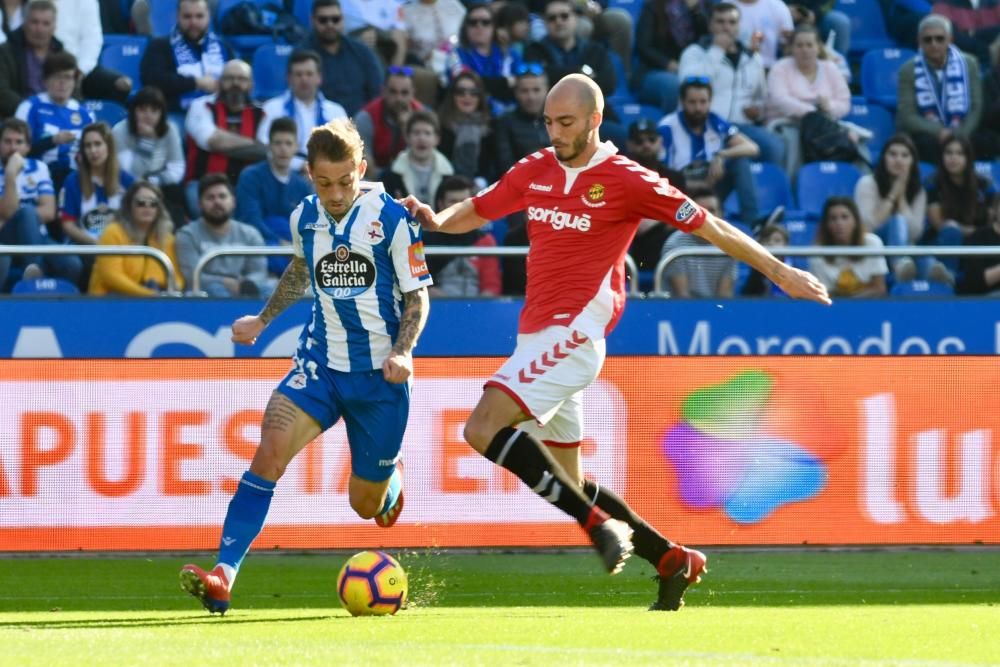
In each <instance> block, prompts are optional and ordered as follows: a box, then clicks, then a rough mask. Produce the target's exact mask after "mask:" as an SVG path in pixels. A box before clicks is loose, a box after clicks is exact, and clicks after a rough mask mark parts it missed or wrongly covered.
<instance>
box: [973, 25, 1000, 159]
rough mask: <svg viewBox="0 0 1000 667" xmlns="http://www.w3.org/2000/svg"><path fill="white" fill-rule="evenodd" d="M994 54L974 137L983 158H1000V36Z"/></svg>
mask: <svg viewBox="0 0 1000 667" xmlns="http://www.w3.org/2000/svg"><path fill="white" fill-rule="evenodd" d="M992 54H993V62H992V66H991V67H990V71H989V75H988V76H987V77H986V78H985V79H983V114H982V117H981V118H980V121H979V129H978V130H976V132H975V134H974V135H973V137H972V143H973V145H974V146H975V147H976V154H977V155H979V158H980V159H982V160H998V159H1000V38H998V39H997V41H996V42H994V48H993V50H992Z"/></svg>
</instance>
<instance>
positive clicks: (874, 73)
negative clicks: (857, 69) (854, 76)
mask: <svg viewBox="0 0 1000 667" xmlns="http://www.w3.org/2000/svg"><path fill="white" fill-rule="evenodd" d="M913 56H914V52H913V51H911V50H910V49H876V50H875V51H869V52H868V53H866V54H865V57H864V58H863V59H862V60H861V92H862V93H864V96H865V98H866V99H867V100H868V101H869V102H874V103H875V104H881V105H882V106H884V107H886V108H887V109H895V108H896V88H897V85H898V83H899V68H900V67H902V66H903V63H905V62H906V61H908V60H910V59H911V58H913Z"/></svg>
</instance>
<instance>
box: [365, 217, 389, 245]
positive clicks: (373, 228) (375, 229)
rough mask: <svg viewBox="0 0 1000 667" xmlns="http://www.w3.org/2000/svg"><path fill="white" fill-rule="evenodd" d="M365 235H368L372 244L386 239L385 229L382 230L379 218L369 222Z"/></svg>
mask: <svg viewBox="0 0 1000 667" xmlns="http://www.w3.org/2000/svg"><path fill="white" fill-rule="evenodd" d="M365 236H367V237H368V242H369V243H371V244H372V245H375V244H376V243H381V242H382V241H384V240H385V231H383V230H382V223H381V222H379V221H378V220H372V221H371V222H369V223H368V231H367V232H365Z"/></svg>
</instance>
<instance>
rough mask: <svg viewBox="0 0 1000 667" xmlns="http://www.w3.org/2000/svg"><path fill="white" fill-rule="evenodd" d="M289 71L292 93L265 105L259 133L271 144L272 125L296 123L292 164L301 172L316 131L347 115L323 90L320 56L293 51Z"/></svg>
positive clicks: (289, 85)
mask: <svg viewBox="0 0 1000 667" xmlns="http://www.w3.org/2000/svg"><path fill="white" fill-rule="evenodd" d="M287 71H288V75H287V76H288V91H287V92H286V93H285V94H283V95H279V96H277V97H274V98H272V99H270V100H268V101H267V102H265V103H264V120H263V121H262V122H261V124H260V128H259V129H258V130H257V141H258V142H260V143H262V144H267V143H268V142H269V141H270V137H271V122H272V121H274V120H275V119H276V118H282V117H285V118H291V119H292V120H294V121H295V125H296V127H297V128H298V132H299V136H298V138H297V144H298V146H299V152H298V154H297V155H296V156H295V159H294V160H293V161H292V169H294V170H296V171H298V170H300V169H302V167H303V166H304V165H305V158H306V154H305V146H306V142H307V141H309V135H310V134H311V133H312V131H313V128H314V127H318V126H320V125H325V124H326V123H328V122H330V121H331V120H334V119H335V118H346V117H347V112H346V111H344V107H342V106H340V105H339V104H337V103H336V102H332V101H330V100H328V99H326V97H324V96H323V93H322V92H321V91H320V86H322V85H323V76H322V73H321V72H320V59H319V54H317V53H316V52H315V51H303V50H299V51H294V52H292V55H291V57H290V58H289V59H288V70H287ZM240 219H241V220H242V218H240ZM244 222H246V221H244Z"/></svg>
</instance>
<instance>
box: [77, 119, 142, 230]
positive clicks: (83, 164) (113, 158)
mask: <svg viewBox="0 0 1000 667" xmlns="http://www.w3.org/2000/svg"><path fill="white" fill-rule="evenodd" d="M77 162H78V164H79V166H78V168H77V170H76V171H73V172H70V175H69V176H67V177H66V182H65V183H63V188H62V191H61V192H60V193H59V217H60V218H61V219H62V228H63V232H65V234H66V236H67V237H68V238H69V239H70V240H71V241H72V242H73V243H79V244H80V245H93V244H95V243H97V239H99V238H100V237H101V234H103V233H104V229H105V228H106V227H107V226H108V225H109V224H110V223H111V221H112V220H114V219H115V217H116V216H117V214H118V207H119V206H120V205H121V200H122V194H124V192H125V190H126V189H128V186H130V185H131V184H132V181H133V180H134V179H133V178H132V176H131V175H130V174H129V173H128V172H126V171H124V170H123V169H121V168H120V167H119V165H118V155H117V153H116V151H115V138H114V137H113V136H112V135H111V128H110V127H108V126H107V125H106V124H105V123H91V124H90V125H88V126H87V127H85V128H83V132H82V133H81V134H80V155H79V157H78V159H77Z"/></svg>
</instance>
